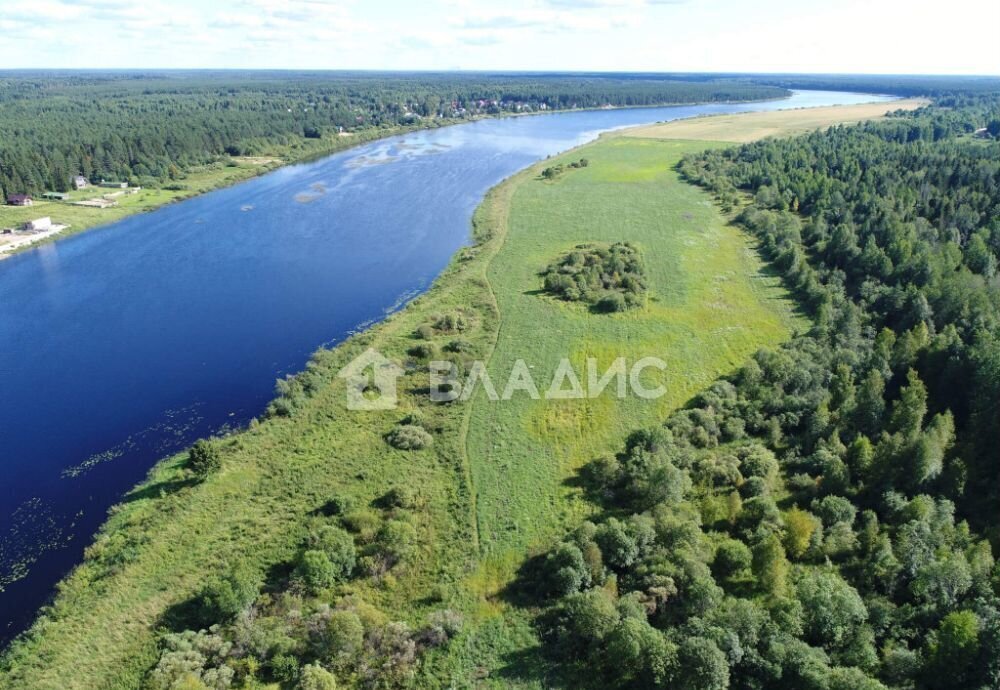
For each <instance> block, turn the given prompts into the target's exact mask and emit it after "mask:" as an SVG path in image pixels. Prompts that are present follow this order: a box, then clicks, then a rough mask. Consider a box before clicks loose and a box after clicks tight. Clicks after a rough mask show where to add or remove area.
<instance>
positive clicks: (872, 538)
mask: <svg viewBox="0 0 1000 690" xmlns="http://www.w3.org/2000/svg"><path fill="white" fill-rule="evenodd" d="M961 100H962V101H963V102H965V103H966V105H965V106H964V107H962V108H958V109H956V108H946V107H940V106H937V107H929V108H925V109H923V110H922V111H919V112H917V113H915V114H903V113H901V114H899V115H898V116H897V117H893V118H889V119H887V120H884V121H881V122H875V123H868V124H863V125H859V126H853V127H837V128H832V129H830V130H829V131H826V132H817V133H814V134H811V135H808V136H805V137H801V138H791V139H773V140H765V141H762V142H759V143H755V144H749V145H746V146H743V147H740V148H732V149H725V150H716V151H710V152H706V153H704V154H701V155H698V156H695V157H691V158H688V159H685V161H684V162H683V163H682V164H681V170H682V173H683V174H684V175H685V176H686V177H687V178H688V179H689V180H691V181H693V182H695V183H697V184H699V185H703V186H705V187H707V188H709V189H711V190H712V191H713V192H714V193H715V194H716V195H717V196H718V197H719V198H720V200H721V201H722V203H723V204H725V205H727V206H729V207H731V208H734V209H735V208H742V210H741V212H740V213H739V216H738V220H739V222H740V223H741V224H742V225H743V226H744V227H745V228H746V229H747V230H748V231H749V232H751V233H752V234H753V235H755V236H756V237H757V238H758V239H759V240H760V244H761V247H762V249H763V251H764V252H765V254H766V255H767V256H768V257H769V258H770V259H771V260H772V261H773V264H774V266H776V267H777V269H778V270H780V272H781V273H782V275H783V276H784V278H785V279H786V281H787V284H788V285H789V287H790V288H791V289H792V290H793V291H794V292H795V293H796V294H797V295H798V296H799V297H800V299H801V302H802V304H803V305H805V306H806V307H807V308H808V309H809V310H810V311H811V312H812V314H813V315H814V317H815V321H814V323H815V325H814V326H813V328H812V329H811V331H810V332H809V333H807V334H805V335H802V336H800V337H798V338H796V339H795V340H794V341H792V342H791V343H789V344H788V345H786V346H784V347H782V348H780V349H777V350H774V351H761V352H759V353H758V354H757V355H756V356H755V357H754V358H753V359H752V360H751V361H750V362H748V363H747V364H746V365H744V366H743V367H742V368H741V369H740V370H739V371H738V373H736V374H735V375H734V376H732V377H731V378H730V379H728V380H724V381H720V382H718V383H717V384H715V385H714V386H713V387H711V389H710V390H708V391H706V392H705V393H703V394H702V395H701V396H699V397H698V398H697V399H696V400H695V401H694V402H693V403H692V404H691V405H689V407H688V408H686V409H684V410H682V411H679V412H677V413H676V414H674V415H673V416H672V417H671V418H670V419H669V420H667V421H666V423H665V425H664V426H662V427H660V428H656V429H652V430H649V431H640V432H636V433H634V434H633V435H632V436H631V437H630V438H629V440H628V442H627V444H626V446H625V447H624V448H623V449H622V451H621V453H620V454H619V455H618V456H616V457H609V458H605V459H602V460H598V461H595V462H594V463H593V464H592V465H590V466H588V467H587V468H586V472H585V476H584V478H583V479H584V483H585V485H586V487H587V490H588V493H589V495H590V496H591V498H592V500H593V501H594V502H595V503H596V504H598V505H599V506H600V507H601V508H602V512H601V513H600V515H601V517H600V518H599V519H596V520H594V522H587V523H585V524H583V525H582V526H581V527H580V528H579V529H577V530H576V531H575V532H573V533H572V534H569V535H567V537H566V539H565V541H563V542H562V543H561V544H559V545H558V546H556V547H555V548H553V549H552V550H551V551H550V552H548V553H547V554H545V555H544V556H543V557H541V558H538V559H536V560H535V561H533V562H531V563H529V564H528V565H527V566H526V567H525V570H524V577H523V578H522V579H523V583H522V586H523V587H524V590H525V593H526V594H527V595H530V596H533V597H536V598H539V599H540V600H541V601H542V602H544V603H545V606H546V613H545V615H544V616H543V622H542V624H541V629H542V634H543V636H544V639H545V641H546V646H547V649H548V652H549V655H550V658H551V660H552V663H553V665H555V666H557V667H559V668H561V669H563V670H564V671H565V672H567V673H569V674H570V675H571V676H572V675H575V676H576V677H578V678H579V682H580V683H581V684H584V685H588V686H595V687H631V688H643V687H673V688H685V689H688V688H690V689H691V690H696V689H697V690H724V689H725V688H740V689H743V688H746V689H748V690H749V689H758V688H759V689H764V688H767V689H771V690H773V689H783V688H787V689H788V690H813V689H815V690H848V689H852V690H860V689H865V690H878V689H884V688H900V689H902V688H919V689H921V690H923V689H926V690H938V689H940V690H944V689H954V690H960V689H961V690H967V689H983V690H986V689H988V688H997V687H1000V568H998V567H997V565H996V561H995V558H994V555H993V554H994V552H995V550H996V547H997V545H998V540H1000V531H998V527H997V515H1000V489H998V488H1000V455H998V451H997V443H996V439H997V437H998V434H1000V405H998V401H1000V279H998V275H997V265H998V257H1000V143H998V142H997V141H995V140H991V139H990V138H988V137H987V138H984V137H982V134H980V136H979V137H972V136H970V133H972V132H975V131H978V130H981V128H983V127H987V126H989V127H991V128H992V130H990V131H993V130H995V129H996V124H997V122H998V118H1000V99H997V98H996V97H995V96H993V97H970V96H964V97H963V98H962V99H961ZM954 102H955V99H948V103H949V104H953V103H954ZM991 123H992V124H991ZM747 193H749V194H751V195H752V202H751V203H749V204H748V205H744V202H743V199H744V198H745V195H746V194H747Z"/></svg>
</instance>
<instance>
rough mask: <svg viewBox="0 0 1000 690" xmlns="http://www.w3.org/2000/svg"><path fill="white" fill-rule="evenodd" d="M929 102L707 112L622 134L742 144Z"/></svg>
mask: <svg viewBox="0 0 1000 690" xmlns="http://www.w3.org/2000/svg"><path fill="white" fill-rule="evenodd" d="M928 103H930V101H927V100H926V99H923V98H907V99H903V100H897V101H886V102H882V103H862V104H860V105H833V106H826V107H821V108H800V109H798V110H777V111H772V112H765V113H738V114H736V115H710V116H706V117H695V118H690V119H687V120H675V121H673V122H665V123H661V124H656V125H644V126H642V127H635V128H632V129H627V130H624V131H623V132H622V135H623V136H628V137H640V138H645V139H703V140H709V141H733V142H737V143H746V142H748V141H756V140H758V139H763V138H764V137H772V136H779V135H780V136H789V135H793V134H804V133H805V132H811V131H813V130H815V129H820V128H823V127H831V126H833V125H841V124H854V123H857V122H861V121H862V120H874V119H877V118H880V117H883V116H885V115H886V113H891V112H894V111H896V110H915V109H917V108H920V107H922V106H925V105H927V104H928Z"/></svg>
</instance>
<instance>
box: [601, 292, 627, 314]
mask: <svg viewBox="0 0 1000 690" xmlns="http://www.w3.org/2000/svg"><path fill="white" fill-rule="evenodd" d="M595 306H596V307H597V311H599V312H602V313H604V314H613V313H615V312H619V311H625V310H626V309H628V304H627V303H626V302H625V295H623V294H622V293H620V292H609V293H607V294H605V295H604V297H602V298H601V299H599V300H598V301H597V304H596V305H595Z"/></svg>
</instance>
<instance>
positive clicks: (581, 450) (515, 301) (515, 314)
mask: <svg viewBox="0 0 1000 690" xmlns="http://www.w3.org/2000/svg"><path fill="white" fill-rule="evenodd" d="M852 117H853V115H852ZM800 122H801V120H800ZM700 124H702V125H704V124H705V123H700ZM787 126H788V127H789V129H790V130H791V131H798V129H797V128H798V127H799V126H801V125H800V124H788V125H787ZM718 145H719V144H712V143H708V142H705V141H700V142H699V141H680V140H673V141H671V140H662V139H659V138H644V137H635V136H623V135H621V134H615V135H613V136H607V137H603V138H602V139H601V140H600V141H598V142H596V143H594V144H591V145H588V146H585V147H582V148H580V149H577V150H575V151H572V152H569V153H567V154H564V155H563V156H561V157H559V158H556V159H552V160H549V161H546V162H544V163H540V164H538V165H536V166H534V167H533V168H531V169H528V170H526V171H524V172H522V173H520V174H518V175H515V176H514V177H512V178H511V179H510V180H508V181H507V182H505V183H503V184H501V185H500V186H498V187H497V188H496V189H494V190H493V191H492V192H491V193H490V194H489V195H488V197H487V198H486V200H485V201H484V202H483V204H482V205H481V206H480V208H479V210H478V211H477V214H476V217H475V229H474V230H475V235H476V238H477V243H476V245H475V246H473V247H469V248H466V249H464V250H462V251H461V252H459V254H458V255H457V256H456V257H455V259H454V260H453V262H452V264H451V266H450V267H449V268H448V270H447V271H446V272H445V273H444V274H443V275H442V276H441V277H440V278H439V279H438V281H437V282H436V283H435V285H434V287H433V288H432V289H431V290H430V291H429V292H428V293H427V294H425V295H423V296H422V297H420V298H418V299H417V300H415V301H414V302H412V303H411V304H410V305H409V306H408V307H407V308H406V309H404V310H403V311H401V312H399V313H397V314H394V315H393V316H391V317H389V318H388V319H387V320H386V321H385V322H383V323H382V324H380V325H378V326H376V327H374V328H373V329H371V330H370V331H368V332H366V333H364V334H361V335H358V336H355V337H354V338H352V339H351V340H349V341H348V342H347V343H345V344H343V345H341V346H340V347H338V348H336V349H334V350H332V351H321V352H319V353H317V355H316V356H315V358H314V360H313V362H312V363H311V365H310V367H309V370H308V372H307V373H306V374H305V376H307V377H308V378H309V379H310V380H311V381H312V382H313V383H314V387H313V390H314V392H313V393H312V394H310V395H308V396H305V397H303V398H302V399H300V400H298V401H297V402H296V403H295V406H294V411H293V414H291V416H288V417H279V418H272V419H268V420H266V421H263V422H261V423H260V424H253V425H252V427H251V428H250V429H249V430H247V431H245V432H241V433H238V434H236V435H234V436H232V437H229V438H228V439H226V440H225V441H224V442H222V448H223V456H224V457H223V471H222V472H220V473H218V474H216V475H213V476H212V477H210V478H209V479H208V480H207V481H205V482H203V483H200V484H192V483H191V482H190V481H188V480H187V479H186V474H185V471H184V469H183V465H184V458H183V457H180V456H179V457H175V458H171V459H169V460H167V461H165V462H163V463H161V464H160V465H159V466H158V467H157V468H155V469H154V471H153V472H152V473H151V475H150V478H149V480H148V482H147V483H146V484H145V485H143V486H140V487H138V488H137V489H136V490H135V491H133V492H132V493H131V494H130V495H129V496H127V497H126V499H125V500H124V502H123V504H122V505H121V506H120V507H119V508H117V509H115V510H114V511H113V514H112V517H111V518H110V520H109V522H108V524H107V525H106V527H105V528H104V530H103V531H102V533H101V534H100V535H99V536H98V537H97V539H96V542H95V545H94V546H92V547H91V549H90V550H89V553H88V559H87V560H86V561H85V562H84V564H83V565H81V566H80V567H79V568H78V569H77V570H76V571H75V572H74V573H73V574H72V575H71V576H70V577H68V578H67V579H66V580H65V581H64V582H63V584H62V585H61V586H60V593H59V595H58V596H57V598H56V600H55V602H54V604H53V606H52V607H50V608H49V609H48V610H47V611H46V613H45V615H44V617H43V618H42V619H41V620H40V621H39V623H38V624H36V626H35V628H34V629H33V631H32V633H31V634H30V635H29V636H27V637H25V638H23V639H22V640H21V641H19V642H18V643H16V644H15V645H14V647H13V648H12V649H11V651H9V652H8V653H7V654H6V656H5V658H4V660H3V669H4V670H5V673H4V675H3V676H0V687H10V688H15V687H16V688H22V687H31V688H38V689H39V690H44V689H47V688H53V689H55V688H60V689H63V688H91V687H101V688H112V689H114V688H138V687H141V682H142V677H143V674H144V672H145V671H146V670H147V669H148V668H149V667H150V666H151V665H152V664H153V663H155V660H156V655H157V642H156V640H157V638H156V633H155V630H156V628H157V627H158V626H164V625H169V624H170V620H171V618H170V612H171V611H173V610H175V608H176V607H177V606H178V605H180V604H183V603H184V602H186V601H188V600H189V599H190V597H191V596H192V594H194V593H195V592H196V591H197V589H198V588H199V586H200V583H201V582H202V581H203V580H204V578H205V575H206V574H207V573H214V572H219V571H220V570H221V569H222V568H223V565H224V563H225V562H226V561H227V560H230V559H232V558H233V557H235V556H236V555H237V554H241V555H243V556H245V557H247V558H249V559H250V560H251V561H252V562H253V563H255V564H259V565H261V566H263V567H268V566H271V565H273V564H276V563H280V562H283V561H287V560H288V559H289V558H290V557H291V556H292V555H293V554H294V552H295V551H296V549H297V548H298V545H299V544H300V543H301V541H302V538H303V536H304V534H305V533H306V531H307V529H308V526H309V524H310V520H312V519H313V518H312V517H311V516H312V515H314V513H315V512H316V511H317V509H318V508H320V507H321V506H322V505H323V504H324V503H325V502H326V501H327V500H329V498H330V497H331V496H332V495H334V494H337V495H347V496H351V497H354V498H355V499H357V500H358V501H360V502H361V503H368V502H371V501H373V500H375V499H377V498H378V497H379V496H381V495H382V494H384V493H385V491H386V490H387V489H388V488H390V487H392V486H395V485H398V484H400V483H405V484H406V485H408V486H412V487H415V488H416V489H417V490H418V491H419V494H420V497H421V501H420V506H421V507H420V508H419V510H418V512H417V515H416V522H417V526H418V535H419V544H420V548H419V551H418V553H417V555H416V556H415V557H414V558H413V559H412V561H409V562H407V564H406V565H405V567H403V568H402V570H400V571H399V572H398V573H396V576H395V577H393V578H386V579H384V580H381V581H375V580H367V579H361V580H356V581H354V582H352V583H350V584H348V585H345V586H344V593H348V592H356V593H358V594H360V595H362V596H363V597H364V598H365V599H366V600H368V601H370V602H372V603H374V604H376V605H378V606H380V607H382V608H384V609H385V610H388V611H392V612H393V614H394V616H397V617H399V618H403V619H405V620H408V621H410V622H411V623H416V622H419V621H421V620H422V619H423V618H424V617H425V616H426V615H427V613H428V612H429V611H431V610H433V609H434V608H436V607H439V606H441V605H442V604H444V605H447V606H449V607H451V608H455V609H458V610H460V611H462V612H463V613H464V615H465V616H466V621H467V624H466V632H465V633H463V635H462V636H461V637H460V638H459V639H458V640H456V641H455V643H453V644H452V645H451V646H450V647H449V648H448V649H447V650H446V651H439V652H434V653H433V654H432V655H431V656H430V657H429V658H428V659H427V663H426V664H425V665H424V667H423V669H422V671H421V673H422V676H421V677H420V678H419V679H418V681H419V686H420V687H449V686H452V687H466V686H469V685H477V686H479V687H498V688H499V687H504V688H506V687H542V686H543V685H549V684H551V682H553V679H551V678H545V677H544V676H543V674H545V673H546V670H545V667H544V665H542V663H541V662H540V661H539V659H537V658H536V657H535V656H534V654H533V651H534V650H536V649H537V645H538V642H537V640H536V639H535V637H534V632H533V627H532V625H531V619H532V615H533V612H532V611H531V610H528V609H523V608H519V607H517V606H516V605H515V604H513V603H511V602H510V601H509V600H507V598H506V597H504V596H503V591H504V587H505V585H507V584H508V583H509V582H510V581H511V579H512V577H513V575H514V573H515V571H516V568H517V567H518V566H519V565H520V563H521V562H522V561H523V559H524V558H525V557H526V556H527V555H528V554H530V553H532V552H537V551H538V550H541V549H542V548H544V547H545V546H546V545H547V544H549V543H550V542H551V539H552V538H553V537H554V536H555V535H558V534H559V533H560V532H561V531H562V530H563V529H564V528H565V527H566V526H568V525H571V524H573V523H574V522H575V521H576V520H578V519H579V518H580V517H581V516H583V515H585V514H586V513H587V511H588V504H587V503H586V502H585V501H584V500H582V497H581V496H580V493H579V489H577V488H576V487H575V486H574V484H575V482H574V477H575V475H576V472H577V470H578V469H579V468H580V467H581V466H582V465H584V464H586V463H587V462H588V461H590V460H592V459H594V458H596V457H598V456H600V455H602V454H607V453H611V452H614V451H615V450H616V449H618V448H619V447H620V445H621V442H622V439H623V438H624V436H625V435H626V434H627V433H628V432H629V431H630V430H632V429H635V428H639V427H644V426H649V425H652V424H655V423H657V422H658V421H660V420H662V419H663V418H664V417H665V416H666V415H667V414H668V413H669V412H670V411H671V410H673V409H676V408H677V407H679V406H681V405H683V404H684V403H685V402H686V401H687V400H689V399H690V398H691V397H692V396H693V395H694V394H695V393H697V392H698V391H699V390H701V389H703V388H704V387H705V386H706V385H708V384H709V383H710V382H711V381H712V380H714V379H715V378H716V377H718V376H719V375H721V374H724V373H726V372H728V371H731V370H732V369H734V368H735V367H737V366H738V365H739V364H740V363H741V362H743V361H744V360H745V359H746V358H747V357H748V356H749V355H750V354H751V353H752V352H753V351H754V350H756V349H757V348H759V347H761V346H766V345H773V344H776V343H779V342H781V341H783V340H785V339H787V338H788V337H789V336H790V335H791V333H792V332H793V331H794V330H796V329H797V328H799V327H801V326H804V324H805V322H804V321H803V320H802V319H800V317H798V316H797V315H796V314H795V311H794V308H793V305H792V303H791V302H790V301H788V300H787V299H786V296H785V293H784V291H783V290H782V289H781V288H780V287H779V285H778V280H777V278H775V277H774V276H772V275H771V274H770V273H769V272H768V271H767V269H766V267H765V266H764V265H763V264H762V263H761V261H760V259H759V258H758V255H757V253H756V251H755V250H754V247H753V245H752V244H751V242H750V241H749V239H748V238H747V237H746V236H744V235H743V234H741V233H740V232H739V231H738V230H736V229H735V228H733V227H732V226H730V225H728V224H727V222H726V219H725V218H724V217H723V216H722V215H721V214H720V213H719V212H718V211H717V209H716V207H715V206H714V205H713V203H712V202H711V200H710V198H709V197H708V195H707V194H706V193H704V192H702V191H700V190H698V189H696V188H694V187H692V186H689V185H687V184H685V183H683V182H681V180H680V179H679V178H678V175H677V173H676V172H675V171H674V169H673V168H674V165H675V163H676V162H677V161H678V160H679V158H680V157H681V156H682V155H684V154H685V153H687V152H692V151H697V150H701V149H704V148H705V147H707V146H718ZM581 156H585V157H586V158H587V159H588V160H589V165H588V166H587V167H585V168H574V169H567V170H566V171H565V172H564V173H563V174H562V175H559V176H557V177H556V178H555V179H553V180H545V179H542V177H541V174H540V173H541V171H542V169H543V168H545V167H547V166H551V165H553V164H555V163H569V162H570V161H574V160H577V159H578V158H580V157H581ZM619 240H628V241H630V242H632V243H634V244H635V245H636V246H638V247H639V248H640V250H641V251H642V254H643V256H644V258H645V263H646V266H647V269H648V282H649V300H648V303H647V304H646V305H645V306H644V307H641V308H637V309H633V310H630V311H627V312H623V313H619V314H597V313H592V312H591V311H590V310H588V309H587V308H586V307H585V306H582V305H580V304H576V303H566V302H560V301H557V300H555V299H554V298H553V297H551V296H548V295H546V294H544V293H542V291H541V290H540V288H541V287H542V282H541V278H540V276H539V275H538V274H539V271H541V270H542V269H543V268H544V267H545V266H546V265H547V264H549V263H550V262H552V261H553V260H555V259H557V258H559V257H560V256H561V255H562V254H563V253H565V252H566V251H567V250H569V249H572V248H573V247H574V246H575V245H577V244H580V243H584V242H614V241H619ZM441 315H460V316H461V317H462V318H463V320H464V322H465V324H466V327H465V328H464V330H463V331H462V332H461V336H460V337H461V339H463V340H465V341H467V343H468V351H469V355H470V356H471V357H473V358H476V359H482V360H484V361H486V362H487V372H488V373H489V374H490V376H491V378H492V381H493V382H494V385H495V386H496V387H497V389H498V390H500V391H502V389H503V387H504V384H505V382H506V381H507V377H508V375H509V374H510V372H511V369H512V367H513V364H514V362H515V361H516V360H517V359H519V358H521V359H524V360H525V362H526V364H527V365H528V367H529V371H530V372H531V374H532V377H533V379H534V380H535V382H536V384H537V385H538V387H539V388H540V389H541V390H543V391H544V390H545V389H546V388H547V387H548V385H549V383H550V380H551V378H552V372H553V371H554V369H555V367H556V365H557V363H558V362H559V360H560V359H561V358H563V357H566V358H568V359H569V360H570V362H571V363H572V364H573V365H574V368H575V370H576V371H577V372H578V373H579V375H580V377H581V378H582V379H584V378H585V376H586V374H585V372H586V367H585V365H584V361H585V359H586V358H588V357H593V358H596V359H597V360H598V362H599V365H600V366H599V369H601V370H603V369H604V368H605V367H606V366H607V365H608V364H610V362H611V360H612V359H614V358H615V357H618V356H622V357H626V358H627V359H628V360H629V363H632V362H634V361H635V360H637V359H638V358H641V357H646V356H655V357H659V358H661V359H663V360H664V361H665V362H666V363H667V369H666V371H665V372H664V373H663V374H662V375H657V376H650V377H649V378H648V379H647V381H646V382H647V385H655V383H662V384H663V385H664V386H665V388H666V394H665V395H664V396H663V397H661V398H659V399H657V400H651V401H644V400H640V399H637V398H635V397H626V398H625V399H617V398H616V397H615V396H614V395H613V391H611V390H609V391H606V392H605V394H604V395H602V396H600V397H598V398H596V399H588V400H561V401H534V400H530V399H528V398H527V397H526V396H524V395H523V394H515V396H514V397H513V398H512V399H511V400H509V401H500V402H493V401H490V400H488V399H486V396H485V394H484V393H483V392H482V389H481V388H480V391H479V393H478V394H477V395H476V396H475V397H474V398H473V399H472V401H471V403H467V404H463V403H457V402H456V403H452V404H449V405H440V404H438V405H434V404H431V403H429V402H428V401H427V400H426V396H425V395H424V391H423V389H424V387H425V386H426V383H427V379H426V370H425V369H424V368H422V367H421V366H419V363H418V362H415V361H414V359H413V358H412V357H411V356H410V355H408V354H407V351H408V350H411V349H412V348H413V347H414V345H417V344H421V343H429V344H430V345H431V346H432V347H433V348H435V349H437V350H438V351H441V349H442V348H443V346H444V345H445V344H446V343H448V342H449V341H450V340H451V339H453V338H454V337H455V334H450V335H449V334H436V335H433V336H432V337H431V338H430V339H429V340H427V339H423V340H422V339H420V338H418V337H417V336H416V335H415V331H417V330H418V329H420V328H421V327H422V326H427V325H428V324H430V323H433V322H434V321H435V320H436V319H437V317H439V316H441ZM369 347H374V348H376V349H377V350H379V351H380V352H382V353H384V354H385V355H387V356H389V357H390V358H391V359H393V360H395V361H397V362H401V363H405V364H407V366H408V369H407V373H406V375H405V376H404V377H403V378H402V379H401V389H400V390H401V391H402V395H401V400H400V406H399V408H398V409H396V410H393V411H390V412H357V411H350V410H347V409H346V408H345V403H344V401H345V386H344V382H343V381H342V380H341V379H339V378H338V377H337V372H338V371H339V370H340V369H341V367H342V366H344V365H345V364H347V363H348V362H349V361H350V360H351V359H352V358H354V357H355V356H357V355H358V354H360V353H361V352H363V351H364V350H365V349H367V348H369ZM584 385H586V382H585V381H584ZM414 410H419V412H420V414H421V416H422V419H423V424H424V425H425V426H426V427H427V428H428V429H431V430H433V432H434V439H435V440H434V443H433V445H431V446H430V447H428V448H426V449H424V450H420V451H415V452H409V453H407V452H403V451H398V450H395V449H392V448H391V447H389V446H388V445H387V444H386V443H385V441H384V440H383V439H384V436H385V434H386V433H387V432H388V431H389V430H390V429H391V428H392V427H393V425H394V424H396V423H397V422H398V421H400V420H401V419H403V418H404V417H405V416H407V415H408V414H410V413H411V412H413V411H414ZM473 678H477V679H478V680H477V681H473V680H472V679H473Z"/></svg>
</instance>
